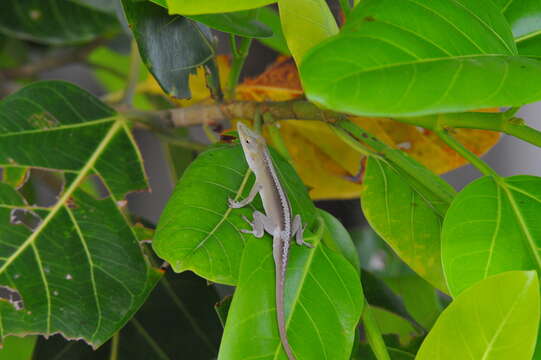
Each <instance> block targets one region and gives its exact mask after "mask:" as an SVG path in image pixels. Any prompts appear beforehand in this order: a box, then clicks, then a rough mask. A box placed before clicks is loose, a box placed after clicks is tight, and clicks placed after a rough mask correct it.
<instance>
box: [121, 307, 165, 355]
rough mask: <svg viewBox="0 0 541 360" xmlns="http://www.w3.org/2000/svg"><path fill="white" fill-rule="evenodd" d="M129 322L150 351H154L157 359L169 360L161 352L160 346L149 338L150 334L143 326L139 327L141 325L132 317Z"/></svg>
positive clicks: (163, 352)
mask: <svg viewBox="0 0 541 360" xmlns="http://www.w3.org/2000/svg"><path fill="white" fill-rule="evenodd" d="M130 322H131V324H132V325H133V327H134V328H135V329H136V330H137V332H138V333H139V335H141V336H142V337H143V339H145V340H146V342H147V343H148V344H149V345H150V347H151V348H152V350H154V352H155V353H156V355H158V358H159V359H161V360H171V359H170V358H169V356H167V354H166V353H165V351H163V349H162V348H161V347H160V345H159V344H158V343H157V342H156V340H154V339H153V338H152V336H150V334H149V333H148V332H147V331H146V330H145V328H144V327H143V325H141V323H140V322H139V321H138V320H137V319H136V318H135V317H133V318H132V319H131V321H130Z"/></svg>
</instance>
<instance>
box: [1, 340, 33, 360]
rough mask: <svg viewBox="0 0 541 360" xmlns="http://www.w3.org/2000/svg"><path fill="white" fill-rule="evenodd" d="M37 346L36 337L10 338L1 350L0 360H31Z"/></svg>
mask: <svg viewBox="0 0 541 360" xmlns="http://www.w3.org/2000/svg"><path fill="white" fill-rule="evenodd" d="M35 345H36V336H25V337H22V338H21V337H15V336H9V337H7V338H6V339H5V340H4V343H3V344H2V348H1V349H0V360H30V359H32V352H33V351H34V346H35Z"/></svg>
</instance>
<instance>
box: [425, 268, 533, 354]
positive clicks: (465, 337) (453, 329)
mask: <svg viewBox="0 0 541 360" xmlns="http://www.w3.org/2000/svg"><path fill="white" fill-rule="evenodd" d="M502 289H503V291H502ZM538 324H539V282H538V280H537V274H536V273H535V272H534V271H529V272H525V271H524V272H519V271H513V272H507V273H503V274H499V275H496V276H492V277H490V278H487V279H485V280H483V281H481V282H479V283H477V284H475V285H473V286H472V287H471V288H469V289H467V290H466V291H464V292H463V293H462V294H460V295H459V296H458V297H457V298H456V299H455V300H454V301H453V302H452V303H451V305H449V307H447V309H445V310H444V311H443V313H442V315H441V316H440V318H439V319H438V321H437V322H436V325H434V328H433V329H432V330H431V331H430V333H429V334H428V336H427V337H426V339H425V341H424V342H423V344H422V346H421V349H420V350H419V353H418V354H417V357H416V359H417V360H433V359H441V360H447V359H449V360H455V359H513V360H530V359H531V358H532V355H533V351H534V346H535V342H536V339H537V330H538Z"/></svg>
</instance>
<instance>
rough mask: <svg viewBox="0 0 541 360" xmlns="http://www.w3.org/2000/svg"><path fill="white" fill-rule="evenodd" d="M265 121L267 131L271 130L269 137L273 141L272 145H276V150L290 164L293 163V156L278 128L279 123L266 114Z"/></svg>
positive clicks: (264, 115)
mask: <svg viewBox="0 0 541 360" xmlns="http://www.w3.org/2000/svg"><path fill="white" fill-rule="evenodd" d="M263 120H264V122H265V125H267V129H268V130H269V136H270V138H271V140H272V145H274V148H275V149H276V150H277V151H278V152H279V153H280V155H282V156H283V157H284V159H286V160H287V161H289V162H290V163H293V158H292V157H291V154H290V153H289V150H288V149H287V146H286V143H285V141H284V138H283V137H282V134H281V133H280V129H279V128H278V126H279V125H278V123H277V122H276V121H275V120H274V118H273V117H272V115H271V114H269V113H265V114H263Z"/></svg>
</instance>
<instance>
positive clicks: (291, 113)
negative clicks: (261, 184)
mask: <svg viewBox="0 0 541 360" xmlns="http://www.w3.org/2000/svg"><path fill="white" fill-rule="evenodd" d="M257 113H259V114H268V115H269V116H270V118H273V119H275V120H316V121H326V122H335V121H338V120H340V119H345V118H346V115H344V114H339V113H335V112H332V111H326V110H322V109H320V108H318V107H317V106H316V105H314V104H312V103H310V102H308V101H303V100H300V101H299V100H292V101H281V102H253V101H239V102H230V103H223V104H210V105H194V106H190V107H185V108H175V109H168V110H161V111H148V112H147V111H128V112H126V113H125V115H126V116H127V117H128V118H130V119H133V120H135V121H142V122H149V123H151V124H153V125H155V126H159V127H165V128H171V127H187V126H195V125H202V124H207V125H214V124H218V123H220V122H223V121H225V120H227V119H253V118H254V117H255V115H256V114H257Z"/></svg>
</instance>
